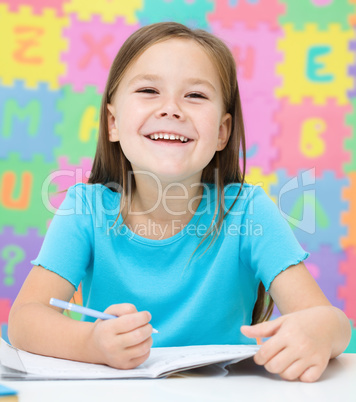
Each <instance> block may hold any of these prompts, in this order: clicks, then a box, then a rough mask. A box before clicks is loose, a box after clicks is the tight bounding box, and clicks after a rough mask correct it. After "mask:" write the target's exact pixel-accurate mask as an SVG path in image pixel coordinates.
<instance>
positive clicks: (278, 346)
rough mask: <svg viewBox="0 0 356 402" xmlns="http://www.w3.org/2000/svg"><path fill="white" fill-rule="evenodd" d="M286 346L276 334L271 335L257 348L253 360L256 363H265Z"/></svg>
mask: <svg viewBox="0 0 356 402" xmlns="http://www.w3.org/2000/svg"><path fill="white" fill-rule="evenodd" d="M286 347H287V343H286V342H285V341H283V339H280V337H278V336H272V338H270V339H268V340H267V341H266V342H265V343H264V344H263V345H262V346H261V347H260V349H259V350H258V352H257V353H256V354H255V356H254V361H255V363H256V364H259V365H261V366H262V365H263V366H264V365H265V364H267V363H268V362H269V361H270V360H271V359H272V358H273V357H275V356H276V355H278V354H279V353H281V352H282V351H283V350H284V349H285V348H286Z"/></svg>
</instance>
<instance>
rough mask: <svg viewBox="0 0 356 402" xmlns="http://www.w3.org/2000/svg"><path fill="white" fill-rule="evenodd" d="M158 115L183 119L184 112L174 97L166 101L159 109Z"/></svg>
mask: <svg viewBox="0 0 356 402" xmlns="http://www.w3.org/2000/svg"><path fill="white" fill-rule="evenodd" d="M157 117H159V118H161V117H166V118H168V119H177V120H182V119H183V112H182V110H181V109H180V108H179V106H178V105H177V102H176V101H175V100H173V99H172V98H171V99H169V100H167V101H166V102H164V103H163V104H162V105H161V107H160V108H159V109H158V110H157Z"/></svg>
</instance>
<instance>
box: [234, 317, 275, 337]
mask: <svg viewBox="0 0 356 402" xmlns="http://www.w3.org/2000/svg"><path fill="white" fill-rule="evenodd" d="M282 318H283V317H279V318H277V319H275V320H272V321H266V322H261V323H260V324H255V325H242V326H241V328H240V330H241V332H242V334H243V335H245V336H247V337H248V338H257V337H261V338H266V337H270V336H272V335H274V334H276V333H277V331H278V330H279V328H280V326H281V325H282V323H283V320H282Z"/></svg>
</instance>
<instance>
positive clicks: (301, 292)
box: [241, 263, 351, 382]
mask: <svg viewBox="0 0 356 402" xmlns="http://www.w3.org/2000/svg"><path fill="white" fill-rule="evenodd" d="M269 293H270V294H271V296H272V298H273V300H274V302H275V303H276V305H277V307H278V309H279V311H280V312H281V314H283V315H282V316H281V317H279V318H277V319H276V320H272V321H269V322H263V323H260V324H257V325H253V326H242V327H241V332H242V333H243V334H244V335H246V336H248V337H253V338H254V337H271V338H270V339H268V340H267V341H266V342H265V343H263V345H262V346H261V348H260V350H259V351H258V352H257V353H256V355H255V357H254V359H255V362H256V363H257V364H260V365H264V366H265V368H266V370H268V371H269V372H271V373H278V374H279V375H280V376H281V377H282V378H284V379H288V380H294V379H298V378H299V379H300V380H301V381H306V382H313V381H316V380H317V379H318V378H319V377H320V376H321V374H322V373H323V371H324V370H325V368H326V367H327V365H328V362H329V359H331V358H333V357H336V356H338V355H339V354H340V353H342V352H343V351H344V350H345V349H346V347H347V345H348V343H349V342H350V338H351V326H350V322H349V320H348V318H347V317H346V315H345V314H344V313H343V312H342V311H341V310H340V309H338V308H336V307H333V306H332V305H331V304H330V302H329V301H328V300H327V298H326V297H325V295H324V294H323V292H322V291H321V289H320V288H319V286H318V284H317V283H316V282H315V280H314V279H313V277H312V276H311V275H310V273H309V271H308V270H307V268H306V267H305V265H304V264H303V263H300V264H298V265H295V266H291V267H289V268H288V269H286V270H285V271H283V272H281V273H280V274H279V275H277V276H276V278H275V279H274V280H273V282H272V284H271V286H270V290H269Z"/></svg>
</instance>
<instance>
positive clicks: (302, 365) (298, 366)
mask: <svg viewBox="0 0 356 402" xmlns="http://www.w3.org/2000/svg"><path fill="white" fill-rule="evenodd" d="M307 367H310V365H309V366H307V362H306V361H305V360H304V359H296V360H295V361H293V362H292V363H291V364H290V365H289V366H288V367H286V368H285V370H283V371H281V372H279V373H278V374H279V375H280V377H281V378H283V379H284V380H289V381H294V380H297V379H299V377H300V376H301V375H302V374H303V373H304V371H305V370H306V369H307Z"/></svg>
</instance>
